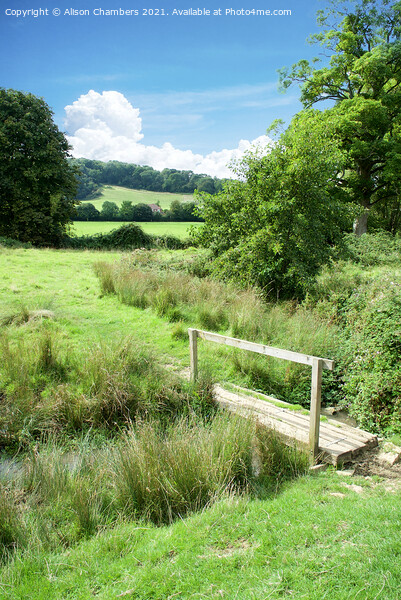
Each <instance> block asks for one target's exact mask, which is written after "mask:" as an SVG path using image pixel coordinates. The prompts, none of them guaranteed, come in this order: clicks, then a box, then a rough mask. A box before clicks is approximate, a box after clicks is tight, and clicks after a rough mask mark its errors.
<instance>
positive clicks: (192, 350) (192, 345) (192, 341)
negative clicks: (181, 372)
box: [188, 329, 198, 381]
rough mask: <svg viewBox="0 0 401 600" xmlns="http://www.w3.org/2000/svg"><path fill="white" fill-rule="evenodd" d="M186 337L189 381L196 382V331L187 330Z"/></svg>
mask: <svg viewBox="0 0 401 600" xmlns="http://www.w3.org/2000/svg"><path fill="white" fill-rule="evenodd" d="M188 335H189V358H190V369H191V381H196V380H197V379H198V332H197V330H196V329H188Z"/></svg>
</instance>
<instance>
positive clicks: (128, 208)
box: [73, 200, 203, 222]
mask: <svg viewBox="0 0 401 600" xmlns="http://www.w3.org/2000/svg"><path fill="white" fill-rule="evenodd" d="M195 208H196V204H195V202H180V201H179V200H173V201H172V203H171V204H170V208H169V209H168V210H165V211H164V210H161V209H160V210H157V209H156V210H152V208H151V207H150V206H149V204H143V203H139V204H133V203H132V202H131V201H130V200H124V201H123V202H122V203H121V206H117V204H116V203H115V202H110V201H109V200H106V201H105V202H103V204H102V208H101V210H100V211H99V210H98V209H97V208H96V207H95V206H94V204H92V203H91V202H84V203H82V204H80V205H79V206H77V207H76V209H75V213H74V215H73V219H74V221H136V222H137V221H139V222H149V221H191V222H192V221H203V218H202V217H201V216H199V215H198V214H197V213H196V211H195Z"/></svg>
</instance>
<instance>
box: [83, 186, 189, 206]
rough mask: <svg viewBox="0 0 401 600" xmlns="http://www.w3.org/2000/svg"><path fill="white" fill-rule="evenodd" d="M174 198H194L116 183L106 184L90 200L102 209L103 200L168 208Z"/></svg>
mask: <svg viewBox="0 0 401 600" xmlns="http://www.w3.org/2000/svg"><path fill="white" fill-rule="evenodd" d="M173 200H179V201H180V202H189V201H190V200H193V196H192V195H191V194H170V193H168V192H149V191H147V190H132V189H130V188H124V187H119V186H116V185H105V186H103V188H102V195H101V196H100V197H99V198H95V199H94V200H88V202H90V203H91V204H93V205H94V206H95V207H96V208H97V210H101V208H102V205H103V202H106V201H108V202H115V203H116V204H117V206H121V204H122V202H124V201H130V202H132V204H159V206H160V207H161V208H162V209H163V210H166V209H168V208H170V204H171V203H172V201H173Z"/></svg>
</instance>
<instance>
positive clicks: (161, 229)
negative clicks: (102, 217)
mask: <svg viewBox="0 0 401 600" xmlns="http://www.w3.org/2000/svg"><path fill="white" fill-rule="evenodd" d="M122 225H127V223H126V222H122V221H74V225H73V232H74V233H75V234H76V235H78V236H81V235H94V234H95V233H108V232H109V231H111V230H112V229H117V228H118V227H121V226H122ZM137 225H139V226H140V227H141V228H142V229H143V231H144V232H145V233H149V234H151V235H174V236H175V237H178V238H180V239H181V240H183V239H185V238H187V237H188V229H189V227H190V226H191V225H195V227H198V226H199V225H201V223H183V222H179V223H161V222H160V223H159V222H157V221H156V222H154V223H137Z"/></svg>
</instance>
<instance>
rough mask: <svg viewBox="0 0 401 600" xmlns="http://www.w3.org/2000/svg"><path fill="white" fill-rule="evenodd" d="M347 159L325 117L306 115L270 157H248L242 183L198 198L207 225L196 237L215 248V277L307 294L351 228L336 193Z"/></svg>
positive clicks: (276, 292)
mask: <svg viewBox="0 0 401 600" xmlns="http://www.w3.org/2000/svg"><path fill="white" fill-rule="evenodd" d="M343 158H344V157H343V153H342V152H341V150H339V148H338V143H337V140H336V139H335V138H333V136H332V134H331V132H330V131H329V130H328V129H327V127H326V120H325V118H324V115H323V114H322V113H320V111H316V110H308V111H303V112H301V113H300V114H299V115H298V116H297V117H296V119H294V120H293V122H292V124H291V126H290V127H289V128H288V130H287V131H286V132H284V134H282V135H281V136H280V138H279V140H278V141H277V143H276V144H275V145H274V146H273V148H272V149H271V151H270V152H269V153H268V154H266V155H265V156H261V155H260V154H259V153H258V151H255V152H251V153H249V154H248V155H247V156H245V158H244V159H243V161H242V163H241V164H240V165H239V166H238V171H237V174H238V175H239V176H240V179H239V180H238V181H229V182H227V183H226V186H225V188H224V190H223V191H222V192H220V193H219V194H217V195H214V196H212V195H210V194H205V193H198V198H199V206H198V208H197V209H196V210H197V211H198V213H199V214H200V215H201V216H202V217H203V218H204V220H205V225H204V226H203V227H202V228H200V229H197V230H196V231H194V232H193V235H194V236H195V238H197V240H198V241H199V242H200V243H201V244H203V245H205V246H207V247H209V248H210V249H211V251H212V253H213V255H214V259H213V270H214V272H215V273H216V274H217V275H218V276H220V277H222V278H225V279H235V280H237V281H239V282H241V283H242V284H243V285H244V286H248V285H255V284H256V285H258V286H259V287H260V288H262V289H263V291H264V293H265V295H266V296H268V297H273V298H276V297H278V296H280V297H286V296H287V297H294V296H297V297H302V296H303V295H304V294H305V292H306V291H307V289H308V286H309V285H310V283H311V281H312V280H313V278H314V276H315V275H316V273H317V271H318V269H319V267H320V266H321V265H322V264H323V263H325V262H327V261H328V260H329V258H330V253H331V247H332V246H333V245H334V244H335V242H336V241H337V240H338V239H339V238H340V237H341V234H342V231H343V230H344V228H346V227H347V226H349V223H346V222H345V220H346V217H347V209H346V207H347V205H346V204H344V203H343V200H342V198H340V197H339V194H338V193H337V192H336V190H335V186H336V179H337V173H338V169H339V168H341V165H342V161H343Z"/></svg>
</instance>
